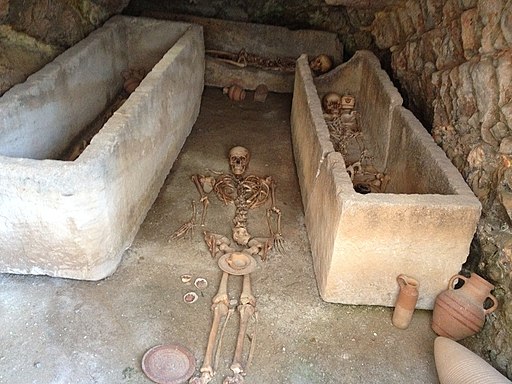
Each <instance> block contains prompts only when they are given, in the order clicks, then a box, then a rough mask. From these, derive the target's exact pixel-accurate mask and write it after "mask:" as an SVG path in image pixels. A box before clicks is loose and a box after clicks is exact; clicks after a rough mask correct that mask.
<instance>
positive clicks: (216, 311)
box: [190, 272, 229, 384]
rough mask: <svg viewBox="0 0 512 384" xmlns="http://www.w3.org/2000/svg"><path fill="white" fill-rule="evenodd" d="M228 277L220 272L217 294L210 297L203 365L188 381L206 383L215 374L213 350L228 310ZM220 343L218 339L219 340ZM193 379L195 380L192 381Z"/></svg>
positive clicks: (199, 383) (195, 383)
mask: <svg viewBox="0 0 512 384" xmlns="http://www.w3.org/2000/svg"><path fill="white" fill-rule="evenodd" d="M228 277H229V275H228V274H227V273H226V272H223V273H222V278H221V281H220V285H219V290H218V291H217V294H216V295H215V296H214V297H213V299H212V303H213V304H212V311H213V320H212V326H211V329H210V335H209V337H208V345H207V346H206V352H205V357H204V361H203V365H202V366H201V369H200V371H201V377H200V378H193V379H192V380H190V383H193V384H206V383H208V382H209V381H210V380H211V379H212V378H213V375H214V374H215V371H214V368H213V367H214V361H213V360H214V356H215V350H216V348H217V345H218V343H217V333H218V331H219V326H220V323H221V321H222V319H223V318H224V317H225V316H226V315H227V314H228V312H229V299H228V293H227V287H228ZM219 343H220V340H219ZM194 380H195V381H194Z"/></svg>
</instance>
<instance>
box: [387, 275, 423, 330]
mask: <svg viewBox="0 0 512 384" xmlns="http://www.w3.org/2000/svg"><path fill="white" fill-rule="evenodd" d="M396 281H397V282H398V285H399V286H400V291H399V293H398V297H397V299H396V303H395V310H394V311H393V318H392V319H391V322H392V323H393V325H394V326H395V327H397V328H400V329H406V328H407V327H408V326H409V323H410V322H411V319H412V314H413V313H414V309H415V308H416V302H417V301H418V288H419V283H418V282H417V281H416V280H414V279H413V278H412V277H409V276H406V275H398V277H397V278H396Z"/></svg>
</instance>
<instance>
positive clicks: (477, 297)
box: [432, 273, 498, 340]
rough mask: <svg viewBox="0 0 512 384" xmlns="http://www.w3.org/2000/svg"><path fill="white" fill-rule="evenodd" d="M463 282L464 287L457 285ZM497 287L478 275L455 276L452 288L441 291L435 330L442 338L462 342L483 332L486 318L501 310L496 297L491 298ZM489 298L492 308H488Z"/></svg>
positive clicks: (437, 303)
mask: <svg viewBox="0 0 512 384" xmlns="http://www.w3.org/2000/svg"><path fill="white" fill-rule="evenodd" d="M457 281H462V282H464V284H463V285H462V286H461V287H460V288H455V283H456V282H457ZM493 289H494V285H492V284H491V283H489V282H488V281H486V280H484V279H483V278H481V277H480V276H478V275H477V274H476V273H472V274H471V277H469V278H467V277H465V276H462V275H455V276H453V277H452V278H451V279H450V282H449V283H448V289H447V290H446V291H444V292H441V293H440V294H439V295H438V296H437V298H436V302H435V304H434V312H433V314H432V329H433V330H434V332H435V333H437V334H438V335H439V336H444V337H448V338H450V339H453V340H460V339H463V338H465V337H468V336H471V335H474V334H475V333H478V332H480V330H481V329H482V327H483V325H484V322H485V315H487V314H489V313H491V312H493V311H494V310H496V308H497V307H498V302H497V300H496V298H495V297H494V296H493V295H491V291H492V290H493ZM487 299H490V300H491V301H492V303H493V304H492V306H491V307H490V308H487V309H485V308H484V303H485V301H486V300H487Z"/></svg>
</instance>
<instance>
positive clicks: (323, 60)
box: [309, 54, 332, 75]
mask: <svg viewBox="0 0 512 384" xmlns="http://www.w3.org/2000/svg"><path fill="white" fill-rule="evenodd" d="M309 67H310V68H311V70H312V71H313V72H314V73H315V74H317V75H321V74H323V73H326V72H329V71H330V70H331V68H332V60H331V58H330V57H329V56H327V55H324V54H320V55H318V56H316V57H315V58H313V60H311V61H310V62H309Z"/></svg>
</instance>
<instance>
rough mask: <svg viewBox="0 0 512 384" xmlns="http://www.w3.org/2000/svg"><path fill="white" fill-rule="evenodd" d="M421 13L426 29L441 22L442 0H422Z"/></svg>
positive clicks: (434, 26)
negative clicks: (422, 7)
mask: <svg viewBox="0 0 512 384" xmlns="http://www.w3.org/2000/svg"><path fill="white" fill-rule="evenodd" d="M422 3H423V4H424V10H423V14H424V16H425V27H426V29H427V30H430V29H433V28H436V27H437V26H439V25H441V23H442V22H443V7H444V4H445V1H444V0H423V1H422Z"/></svg>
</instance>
